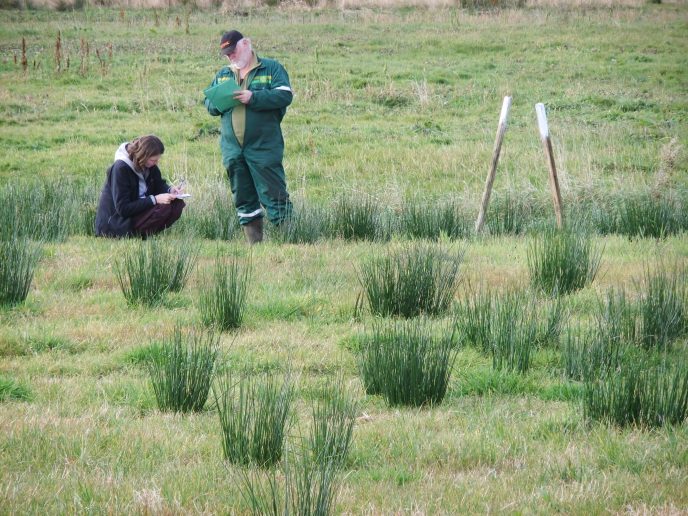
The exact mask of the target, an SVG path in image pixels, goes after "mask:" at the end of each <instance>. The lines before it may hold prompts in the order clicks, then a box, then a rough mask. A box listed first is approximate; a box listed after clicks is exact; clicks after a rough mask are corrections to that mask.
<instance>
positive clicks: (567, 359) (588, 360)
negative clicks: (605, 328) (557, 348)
mask: <svg viewBox="0 0 688 516" xmlns="http://www.w3.org/2000/svg"><path fill="white" fill-rule="evenodd" d="M628 349H629V344H628V343H627V342H624V341H623V340H621V339H618V338H614V337H613V336H612V335H611V334H609V333H603V332H601V331H600V330H599V329H598V328H595V327H593V328H581V327H576V328H570V329H569V330H568V332H567V334H566V339H565V341H564V343H563V347H562V362H563V368H564V374H565V375H566V377H567V378H570V379H572V380H580V381H584V380H591V379H596V378H600V377H601V376H604V375H607V374H611V373H612V372H614V371H617V370H618V368H619V367H620V366H621V363H622V361H623V359H624V357H625V355H626V353H627V352H628V351H627V350H628Z"/></svg>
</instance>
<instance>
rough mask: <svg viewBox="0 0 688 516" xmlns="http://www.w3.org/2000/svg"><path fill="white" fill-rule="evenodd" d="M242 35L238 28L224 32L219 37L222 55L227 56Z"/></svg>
mask: <svg viewBox="0 0 688 516" xmlns="http://www.w3.org/2000/svg"><path fill="white" fill-rule="evenodd" d="M243 38H244V36H242V35H241V32H239V31H238V30H230V31H229V32H225V33H224V34H223V35H222V38H221V39H220V53H221V54H222V55H224V56H228V55H229V54H231V53H232V52H234V49H235V48H236V46H237V43H239V40H241V39H243Z"/></svg>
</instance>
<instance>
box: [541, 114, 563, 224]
mask: <svg viewBox="0 0 688 516" xmlns="http://www.w3.org/2000/svg"><path fill="white" fill-rule="evenodd" d="M535 113H536V114H537V120H538V128H539V129H540V140H541V141H542V146H543V148H544V149H545V157H546V158H547V165H548V166H549V187H550V190H551V192H552V203H553V204H554V214H555V216H556V218H557V227H559V228H560V229H561V228H562V227H563V225H564V219H563V216H562V210H561V192H560V191H559V178H558V177H557V167H556V165H555V164H554V152H553V151H552V140H551V139H550V137H549V127H548V125H547V113H546V112H545V105H544V104H542V103H537V104H535Z"/></svg>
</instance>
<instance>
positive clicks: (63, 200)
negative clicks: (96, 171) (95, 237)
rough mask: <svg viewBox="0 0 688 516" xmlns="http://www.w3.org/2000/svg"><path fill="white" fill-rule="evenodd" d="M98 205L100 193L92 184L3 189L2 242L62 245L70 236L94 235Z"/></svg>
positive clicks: (63, 181)
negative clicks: (27, 240)
mask: <svg viewBox="0 0 688 516" xmlns="http://www.w3.org/2000/svg"><path fill="white" fill-rule="evenodd" d="M96 203H97V193H96V191H95V187H94V185H92V184H91V183H89V182H83V181H73V180H67V179H58V180H57V181H55V182H53V183H44V182H40V181H24V182H17V183H7V184H5V185H3V186H1V187H0V239H1V240H7V239H9V238H12V237H13V236H20V237H27V238H31V239H34V240H44V241H49V242H54V241H57V242H61V241H64V240H65V239H66V238H67V237H68V236H70V235H76V234H89V235H92V234H93V230H94V226H93V221H95V204H96ZM91 216H92V219H91Z"/></svg>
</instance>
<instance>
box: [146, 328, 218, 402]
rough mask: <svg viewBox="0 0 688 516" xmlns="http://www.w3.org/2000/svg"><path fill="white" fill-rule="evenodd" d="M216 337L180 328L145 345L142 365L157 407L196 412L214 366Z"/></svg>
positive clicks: (208, 390) (207, 386) (208, 384)
mask: <svg viewBox="0 0 688 516" xmlns="http://www.w3.org/2000/svg"><path fill="white" fill-rule="evenodd" d="M218 352H219V338H218V336H217V335H215V334H214V333H213V332H197V331H189V332H182V330H181V328H180V327H179V326H177V327H175V329H174V333H173V334H172V336H171V337H169V338H166V339H165V340H163V342H162V343H161V344H154V345H152V346H150V347H149V348H148V353H147V355H146V357H145V361H144V363H145V365H146V369H147V370H148V374H149V376H150V382H151V385H152V386H153V392H154V393H155V399H156V400H157V402H158V408H159V409H160V410H161V411H163V412H200V411H201V410H203V407H204V406H205V404H206V401H207V400H208V393H209V392H210V386H211V384H212V381H213V377H214V375H215V370H216V361H217V356H218Z"/></svg>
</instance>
